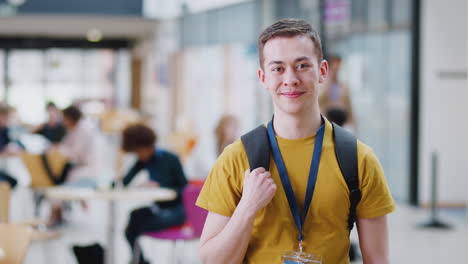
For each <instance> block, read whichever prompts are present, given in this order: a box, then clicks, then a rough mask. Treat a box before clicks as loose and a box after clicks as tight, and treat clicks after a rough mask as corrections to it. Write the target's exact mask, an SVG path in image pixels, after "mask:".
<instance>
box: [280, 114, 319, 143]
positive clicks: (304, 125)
mask: <svg viewBox="0 0 468 264" xmlns="http://www.w3.org/2000/svg"><path fill="white" fill-rule="evenodd" d="M321 124H322V118H321V116H320V111H319V110H318V109H316V110H314V111H313V112H309V113H305V114H301V115H298V114H294V115H292V114H285V113H275V118H274V120H273V127H274V129H275V133H276V135H277V136H279V137H282V138H285V139H299V138H305V137H308V136H310V135H313V134H314V133H315V132H316V131H317V130H318V129H319V127H320V125H321Z"/></svg>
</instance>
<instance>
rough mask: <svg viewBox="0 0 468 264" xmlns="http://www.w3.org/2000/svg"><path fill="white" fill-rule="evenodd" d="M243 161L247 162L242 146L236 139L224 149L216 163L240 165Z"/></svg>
mask: <svg viewBox="0 0 468 264" xmlns="http://www.w3.org/2000/svg"><path fill="white" fill-rule="evenodd" d="M244 160H247V154H246V153H245V148H244V144H243V143H242V141H241V140H240V139H238V140H236V141H234V142H233V143H232V144H230V145H227V146H226V147H225V148H224V150H223V152H222V153H221V155H220V156H219V158H218V160H217V161H216V163H237V164H240V163H243V161H244Z"/></svg>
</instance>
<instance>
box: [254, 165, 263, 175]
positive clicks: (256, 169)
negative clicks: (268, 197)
mask: <svg viewBox="0 0 468 264" xmlns="http://www.w3.org/2000/svg"><path fill="white" fill-rule="evenodd" d="M265 171H266V170H265V168H263V167H258V168H255V169H254V170H253V171H252V174H253V175H258V174H260V173H264V172H265Z"/></svg>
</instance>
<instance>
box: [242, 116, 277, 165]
mask: <svg viewBox="0 0 468 264" xmlns="http://www.w3.org/2000/svg"><path fill="white" fill-rule="evenodd" d="M241 140H242V144H244V148H245V152H246V153H247V158H248V160H249V165H250V171H252V170H254V169H256V168H259V167H263V168H265V170H270V153H271V151H270V143H269V142H268V132H267V129H266V128H265V126H264V125H260V126H258V127H257V128H255V129H254V130H252V131H250V132H249V133H247V134H245V135H243V136H242V137H241Z"/></svg>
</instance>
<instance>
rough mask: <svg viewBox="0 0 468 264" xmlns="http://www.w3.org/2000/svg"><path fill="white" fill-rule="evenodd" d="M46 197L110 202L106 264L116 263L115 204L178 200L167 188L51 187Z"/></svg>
mask: <svg viewBox="0 0 468 264" xmlns="http://www.w3.org/2000/svg"><path fill="white" fill-rule="evenodd" d="M45 195H46V196H47V197H48V198H50V199H56V200H63V201H72V200H105V201H108V202H109V211H108V224H107V231H106V233H107V249H106V254H105V263H106V264H113V263H115V262H114V236H115V202H117V201H142V202H145V201H158V202H162V201H171V200H174V199H175V198H177V193H176V192H175V191H174V190H171V189H167V188H161V187H158V188H144V189H140V188H139V189H113V190H95V189H91V188H76V187H64V186H59V187H51V188H47V189H45Z"/></svg>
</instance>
